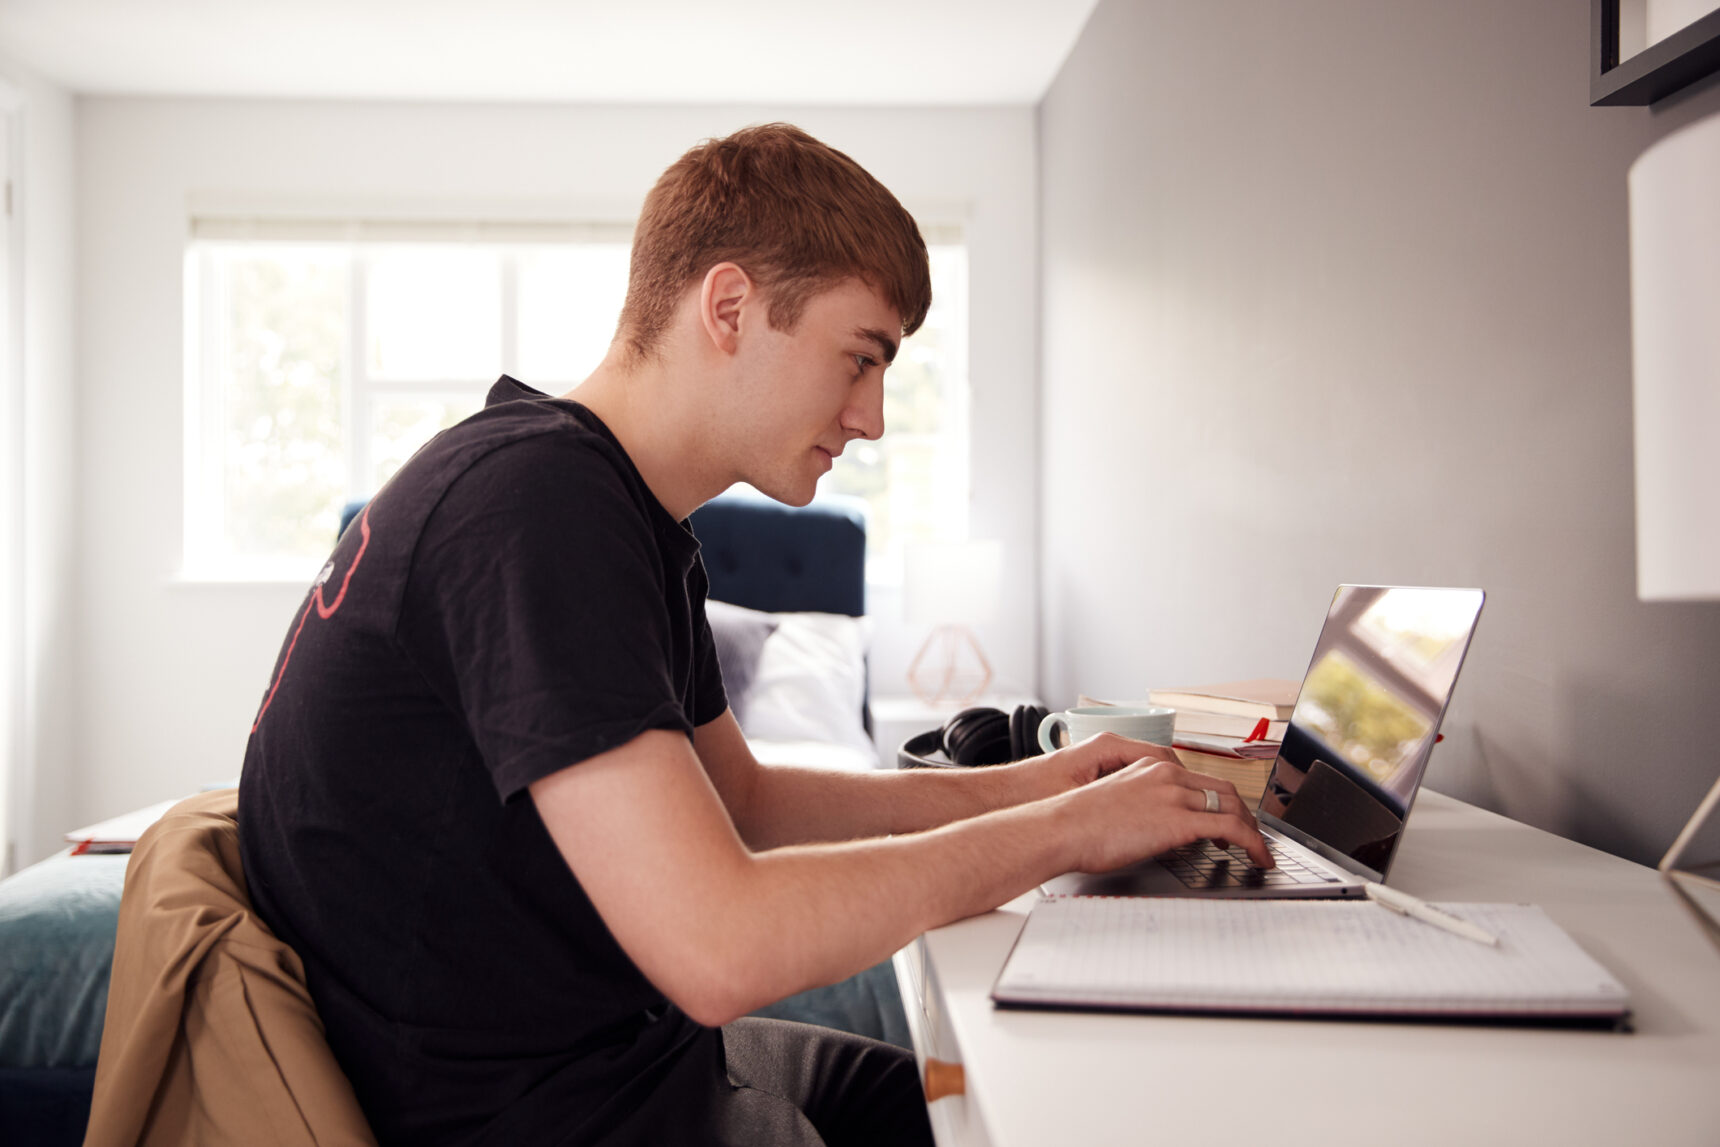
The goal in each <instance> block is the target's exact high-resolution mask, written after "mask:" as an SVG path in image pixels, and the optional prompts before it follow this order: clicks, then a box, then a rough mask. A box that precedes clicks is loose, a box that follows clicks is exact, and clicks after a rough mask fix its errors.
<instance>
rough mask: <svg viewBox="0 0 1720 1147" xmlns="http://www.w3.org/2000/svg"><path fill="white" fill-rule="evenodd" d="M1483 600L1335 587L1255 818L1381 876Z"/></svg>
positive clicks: (1462, 593) (1456, 593) (1463, 593)
mask: <svg viewBox="0 0 1720 1147" xmlns="http://www.w3.org/2000/svg"><path fill="white" fill-rule="evenodd" d="M1482 597H1483V595H1482V593H1481V591H1480V590H1475V589H1418V588H1409V587H1402V586H1389V587H1382V586H1349V585H1347V586H1341V587H1339V589H1338V593H1337V596H1336V597H1334V598H1333V600H1332V608H1331V611H1330V612H1329V613H1328V614H1327V615H1326V626H1325V628H1324V629H1323V630H1321V632H1320V640H1319V642H1318V644H1317V645H1316V646H1315V648H1314V659H1313V661H1312V663H1311V664H1310V665H1309V667H1308V675H1307V677H1305V678H1304V679H1303V681H1302V692H1301V693H1300V695H1298V697H1297V698H1296V709H1295V711H1294V712H1293V713H1292V714H1291V716H1290V727H1289V728H1288V730H1286V732H1285V734H1284V743H1283V747H1282V748H1281V749H1280V750H1279V753H1278V760H1277V762H1276V763H1275V764H1274V765H1273V768H1272V775H1271V777H1270V778H1269V779H1268V780H1267V783H1266V793H1265V795H1264V796H1263V797H1262V798H1261V801H1260V809H1261V811H1262V812H1266V813H1270V814H1272V815H1273V816H1275V817H1277V818H1278V819H1279V820H1281V821H1283V822H1284V823H1285V824H1288V825H1290V826H1291V827H1293V828H1297V829H1300V830H1301V831H1302V832H1305V833H1307V834H1308V835H1309V836H1312V837H1313V838H1315V839H1316V840H1318V841H1320V842H1321V843H1323V844H1325V845H1326V846H1327V847H1329V848H1332V849H1335V850H1336V851H1338V852H1340V853H1342V854H1343V855H1345V856H1348V857H1350V858H1351V859H1352V860H1354V861H1356V862H1357V863H1359V864H1362V865H1365V866H1367V867H1368V868H1371V869H1373V870H1374V871H1376V872H1378V873H1380V874H1382V875H1383V874H1384V873H1385V871H1386V870H1387V869H1388V868H1389V867H1390V865H1391V859H1392V854H1393V853H1394V852H1395V851H1396V849H1397V844H1398V840H1399V839H1400V838H1401V836H1402V830H1403V823H1404V818H1405V817H1407V816H1408V815H1409V806H1410V804H1411V802H1412V801H1413V800H1414V798H1415V792H1416V789H1417V788H1418V787H1419V786H1420V784H1421V776H1422V772H1423V771H1424V770H1425V769H1426V767H1427V761H1428V757H1429V755H1430V753H1431V751H1432V749H1433V743H1434V740H1435V738H1436V736H1437V734H1438V732H1439V722H1440V719H1441V718H1442V717H1444V715H1445V708H1446V705H1447V703H1448V702H1449V701H1450V699H1451V692H1452V688H1453V686H1454V685H1455V684H1456V682H1457V671H1458V669H1459V667H1461V666H1462V664H1463V655H1464V653H1465V652H1466V651H1467V650H1468V648H1469V638H1470V635H1471V634H1472V633H1474V630H1475V620H1476V618H1477V617H1478V616H1479V615H1480V613H1481V602H1482Z"/></svg>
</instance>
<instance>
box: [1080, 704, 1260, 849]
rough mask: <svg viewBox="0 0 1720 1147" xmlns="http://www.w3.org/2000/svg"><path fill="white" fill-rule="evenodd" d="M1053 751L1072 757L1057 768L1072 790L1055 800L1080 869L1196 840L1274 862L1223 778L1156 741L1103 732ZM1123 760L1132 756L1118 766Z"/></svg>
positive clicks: (1257, 829)
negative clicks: (1192, 767) (1195, 767)
mask: <svg viewBox="0 0 1720 1147" xmlns="http://www.w3.org/2000/svg"><path fill="white" fill-rule="evenodd" d="M1141 750H1148V752H1142V751H1141ZM1060 752H1063V753H1070V754H1074V755H1075V760H1074V761H1073V762H1065V763H1063V764H1062V766H1061V767H1063V768H1065V769H1068V770H1070V771H1069V773H1068V774H1067V775H1069V776H1070V777H1071V778H1072V779H1075V780H1076V782H1077V785H1078V787H1071V788H1070V790H1069V791H1068V792H1066V793H1065V794H1064V795H1063V796H1062V797H1059V798H1056V799H1057V800H1058V801H1059V802H1060V803H1062V804H1063V805H1064V806H1065V810H1066V813H1067V818H1068V819H1067V821H1066V824H1067V826H1068V828H1069V830H1070V831H1071V832H1072V833H1074V834H1075V839H1074V844H1075V848H1076V854H1077V859H1076V865H1075V867H1076V868H1077V869H1078V870H1079V871H1082V872H1106V871H1109V870H1110V869H1113V868H1118V867H1121V866H1122V865H1125V864H1131V863H1134V862H1135V861H1138V860H1141V859H1144V858H1146V857H1149V856H1157V855H1159V854H1160V853H1162V852H1168V851H1169V850H1171V849H1173V848H1179V847H1181V846H1182V845H1185V844H1191V843H1193V842H1194V841H1197V840H1203V839H1212V840H1216V841H1219V842H1221V843H1225V844H1228V843H1234V844H1236V845H1239V846H1240V847H1241V848H1242V850H1243V851H1244V852H1246V853H1248V857H1249V859H1250V860H1252V861H1253V862H1254V863H1255V864H1257V865H1259V866H1260V867H1262V868H1271V867H1272V866H1273V861H1272V854H1271V853H1270V852H1269V851H1268V850H1267V848H1266V841H1265V840H1264V839H1263V838H1262V837H1261V835H1260V826H1259V824H1258V823H1257V822H1256V821H1255V818H1254V813H1253V812H1252V811H1250V810H1249V808H1248V806H1247V805H1246V804H1245V803H1244V802H1243V800H1242V798H1241V797H1240V796H1239V795H1237V792H1236V786H1235V785H1232V784H1231V783H1230V782H1229V781H1225V780H1220V779H1219V778H1217V777H1209V776H1206V775H1204V774H1201V773H1194V772H1190V771H1189V770H1188V769H1185V768H1183V767H1182V765H1181V764H1180V763H1178V762H1177V761H1176V760H1175V759H1174V756H1173V755H1172V754H1171V752H1170V750H1168V749H1165V748H1163V747H1162V746H1159V745H1151V744H1145V743H1142V742H1139V741H1129V740H1126V739H1124V738H1121V737H1115V736H1112V735H1111V734H1109V733H1101V734H1100V735H1099V736H1097V737H1093V738H1090V739H1089V740H1086V741H1083V742H1082V743H1081V744H1079V745H1073V746H1070V748H1068V749H1063V750H1060ZM1055 756H1056V754H1051V756H1050V757H1048V758H1046V760H1047V761H1048V763H1049V761H1050V759H1051V757H1055ZM1123 758H1132V759H1128V760H1126V761H1125V762H1124V763H1122V764H1120V765H1119V764H1118V763H1117V762H1118V761H1119V760H1121V759H1123ZM1048 767H1049V766H1048ZM1089 768H1091V769H1092V770H1093V771H1092V772H1088V771H1087V770H1088V769H1089ZM1082 776H1086V777H1088V778H1089V779H1088V780H1087V781H1085V782H1080V781H1079V778H1080V777H1082ZM1209 792H1210V793H1213V794H1215V798H1216V804H1217V808H1216V809H1212V808H1210V807H1209V806H1210V804H1211V803H1212V801H1213V800H1214V798H1209V797H1208V796H1207V793H1209Z"/></svg>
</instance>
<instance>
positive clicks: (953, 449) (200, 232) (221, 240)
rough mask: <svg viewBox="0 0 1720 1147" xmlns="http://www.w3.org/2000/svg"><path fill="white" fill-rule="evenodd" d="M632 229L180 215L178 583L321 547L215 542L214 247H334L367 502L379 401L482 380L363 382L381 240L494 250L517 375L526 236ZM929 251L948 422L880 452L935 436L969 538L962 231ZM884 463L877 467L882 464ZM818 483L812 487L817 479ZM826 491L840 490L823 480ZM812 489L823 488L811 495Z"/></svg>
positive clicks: (948, 230)
mask: <svg viewBox="0 0 1720 1147" xmlns="http://www.w3.org/2000/svg"><path fill="white" fill-rule="evenodd" d="M633 226H634V224H633V223H632V222H631V221H628V222H625V223H623V222H603V221H587V222H547V223H546V222H541V221H511V220H505V219H504V220H500V221H496V220H488V221H456V222H426V221H423V220H414V219H392V218H382V219H367V220H344V221H331V220H326V219H306V218H299V217H294V216H290V215H289V216H282V217H274V218H270V217H255V216H247V217H226V216H221V215H211V216H204V217H195V218H193V219H192V220H191V224H190V227H189V234H188V237H187V242H186V247H185V255H184V258H185V271H184V286H185V298H184V305H185V309H184V314H185V318H186V321H185V360H186V362H185V375H186V385H185V389H184V395H185V442H186V447H187V448H186V450H185V457H184V508H183V516H182V519H181V520H182V524H183V528H184V536H183V539H182V543H183V544H182V547H181V555H182V556H181V560H182V563H183V564H182V566H181V569H180V571H179V574H178V576H177V578H176V580H178V581H181V582H188V583H227V582H276V583H279V582H289V583H302V582H304V581H305V580H307V579H308V578H309V577H311V576H312V575H313V574H314V573H315V570H316V568H317V566H318V565H319V564H320V563H321V562H322V561H323V560H325V557H326V555H319V556H317V557H315V558H312V557H310V556H304V557H282V556H277V557H267V556H257V555H238V554H234V553H232V552H231V550H230V548H229V546H228V543H227V541H226V518H225V516H226V514H227V512H228V507H227V505H226V499H225V488H224V487H225V481H226V479H225V473H224V471H225V467H226V458H225V453H224V449H225V441H224V438H225V434H226V431H227V425H226V417H225V414H226V411H225V406H226V403H227V401H228V396H227V394H226V390H227V384H228V381H229V379H228V372H227V364H226V362H225V360H224V355H225V351H226V345H225V338H226V336H225V334H224V331H223V328H222V323H223V322H224V321H225V319H226V316H225V314H224V313H223V304H224V302H225V300H226V299H227V298H228V296H227V295H226V294H225V293H224V291H223V290H222V289H221V287H222V285H221V283H220V281H219V278H220V276H221V275H222V274H223V273H224V269H223V267H222V265H221V261H220V260H219V259H218V258H217V257H216V256H217V254H218V253H219V252H221V251H223V250H228V249H232V248H235V247H245V246H252V245H254V244H259V243H266V244H273V243H292V244H302V245H304V246H307V247H310V246H327V247H331V248H345V250H346V253H347V257H348V263H347V283H346V312H347V313H346V321H345V332H344V336H343V337H344V346H343V350H342V367H341V369H342V372H343V375H342V377H341V378H340V379H339V380H338V385H339V392H340V403H341V412H340V416H341V420H342V426H343V437H344V442H343V443H342V455H343V464H344V467H345V486H346V488H345V492H344V496H345V500H346V501H353V500H356V499H360V498H364V497H368V496H369V495H370V494H371V493H373V492H374V491H373V490H372V489H371V488H370V476H371V474H372V472H373V470H374V467H375V462H376V459H375V457H374V453H373V442H372V439H373V438H374V435H375V425H374V424H375V419H376V411H377V406H378V403H379V401H381V400H384V399H387V398H393V397H400V398H428V399H433V400H445V399H448V398H450V397H456V396H459V397H465V396H469V395H473V394H474V392H475V393H476V397H477V399H478V401H479V402H480V403H481V401H482V396H483V394H484V393H485V392H486V391H487V390H488V388H489V387H490V385H492V383H493V381H494V380H493V379H485V380H481V381H476V380H464V379H424V378H372V377H370V375H369V372H368V370H367V364H366V361H365V358H366V355H365V348H366V345H367V337H368V334H369V331H368V323H369V321H370V314H369V305H368V295H367V288H368V277H369V274H370V270H371V266H372V264H373V262H374V258H373V255H374V253H375V252H377V251H379V250H380V249H382V248H383V247H385V246H386V245H400V244H425V245H430V244H443V243H448V244H460V243H468V244H473V245H477V246H482V247H491V248H495V249H496V252H497V254H498V256H499V258H498V267H499V273H500V276H501V281H500V284H499V290H500V301H501V305H500V314H499V321H500V324H501V339H500V359H501V364H500V370H499V373H506V374H511V375H514V376H515V377H518V370H519V368H518V361H517V360H518V354H519V341H520V339H519V330H518V326H519V321H520V311H519V303H520V294H519V283H520V263H521V256H522V252H523V251H524V250H525V249H526V248H527V247H529V246H532V245H540V244H541V245H545V246H549V245H555V244H563V243H566V244H579V243H605V244H608V243H617V242H623V243H625V242H630V240H631V237H632V232H633ZM922 233H923V234H924V237H925V239H926V243H927V245H928V247H950V246H953V247H959V248H961V249H962V251H963V268H962V276H961V293H962V298H961V302H960V307H961V309H960V313H959V316H958V324H959V326H960V328H961V329H960V334H959V337H958V338H956V339H955V340H954V344H953V346H952V347H951V348H950V351H951V352H952V354H953V357H952V359H950V360H947V361H946V362H945V364H944V372H945V375H946V381H945V385H944V387H943V393H942V395H941V401H942V403H943V410H942V412H941V418H940V421H941V422H942V424H943V425H944V426H945V427H946V428H949V429H945V430H942V431H940V432H938V433H933V434H923V433H922V434H910V433H907V432H903V431H897V432H894V433H892V432H890V431H889V430H888V428H886V437H885V439H884V440H883V444H882V447H881V448H883V449H884V450H886V452H887V453H886V459H887V458H888V451H889V450H890V448H891V447H895V446H899V445H919V446H924V445H926V444H930V445H932V446H933V447H934V448H935V449H934V454H935V455H936V456H937V457H938V458H939V459H940V460H944V459H947V467H946V468H944V472H945V473H946V474H948V475H949V476H950V477H951V479H952V480H953V482H954V486H955V488H954V489H950V490H948V491H946V492H945V493H943V494H941V495H935V501H934V503H933V506H932V511H933V513H934V514H936V515H937V516H938V517H939V518H943V517H946V516H947V517H949V518H950V522H949V524H948V525H949V528H948V529H946V530H943V531H941V534H942V536H943V537H945V538H947V539H949V540H961V539H964V538H965V537H966V536H967V532H968V519H969V512H970V509H971V500H972V486H973V442H972V438H973V434H972V430H973V426H972V418H971V387H970V385H969V380H968V360H969V356H970V353H971V349H970V346H969V342H970V333H971V327H972V322H971V314H970V312H969V309H968V301H969V299H970V298H971V274H970V273H969V267H970V264H969V262H968V260H969V259H971V254H972V249H971V244H970V242H969V238H968V236H967V234H966V228H965V226H962V225H960V224H935V223H934V224H931V225H929V226H928V225H922ZM577 382H578V380H577V379H566V380H557V379H548V378H542V379H533V380H532V385H534V386H550V387H556V386H558V385H559V386H562V387H563V389H565V388H567V387H571V386H573V385H575V384H576V383H577ZM886 464H888V463H887V462H886ZM822 485H823V484H822V483H821V486H822ZM830 492H831V493H837V491H835V490H834V489H832V490H831V491H830ZM821 493H822V491H821ZM901 549H902V545H901V544H900V543H898V544H896V545H894V546H893V547H892V548H891V549H890V550H888V551H886V550H884V549H882V548H881V547H880V548H879V549H877V550H875V551H874V552H872V553H869V554H868V559H867V568H866V580H867V583H868V584H869V585H873V586H879V587H886V588H888V587H896V586H899V585H900V584H901V580H902V562H901Z"/></svg>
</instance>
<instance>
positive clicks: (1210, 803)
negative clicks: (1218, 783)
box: [1200, 789, 1218, 812]
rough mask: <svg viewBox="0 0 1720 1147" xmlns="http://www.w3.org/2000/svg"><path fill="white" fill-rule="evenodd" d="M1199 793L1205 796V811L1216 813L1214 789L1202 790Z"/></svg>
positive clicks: (1215, 791)
mask: <svg viewBox="0 0 1720 1147" xmlns="http://www.w3.org/2000/svg"><path fill="white" fill-rule="evenodd" d="M1200 791H1201V792H1203V793H1205V794H1206V811H1207V812H1217V811H1218V791H1217V790H1216V789H1202V790H1200Z"/></svg>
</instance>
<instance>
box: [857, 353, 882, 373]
mask: <svg viewBox="0 0 1720 1147" xmlns="http://www.w3.org/2000/svg"><path fill="white" fill-rule="evenodd" d="M877 361H878V360H877V359H875V358H873V357H871V356H870V355H864V354H855V355H854V366H855V368H856V369H858V370H859V371H860V373H861V374H865V373H866V368H867V367H869V366H872V365H873V364H875V363H876V362H877Z"/></svg>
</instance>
